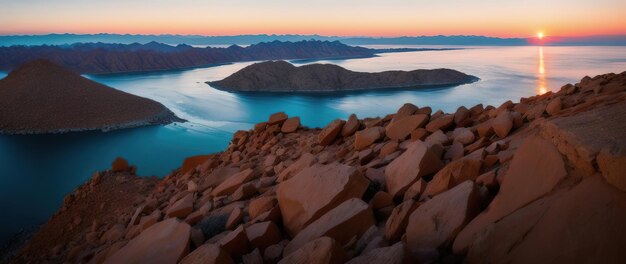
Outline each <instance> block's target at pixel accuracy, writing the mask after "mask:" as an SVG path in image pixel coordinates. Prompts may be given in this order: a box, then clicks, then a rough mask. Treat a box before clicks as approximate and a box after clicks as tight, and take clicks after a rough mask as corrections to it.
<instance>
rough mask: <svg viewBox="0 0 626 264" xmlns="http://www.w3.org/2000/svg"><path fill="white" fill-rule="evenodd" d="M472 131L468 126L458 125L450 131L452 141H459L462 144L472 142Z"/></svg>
mask: <svg viewBox="0 0 626 264" xmlns="http://www.w3.org/2000/svg"><path fill="white" fill-rule="evenodd" d="M475 138H476V137H475V136H474V133H473V132H472V130H470V129H469V128H465V127H459V128H456V129H455V130H454V132H452V139H453V140H454V142H460V143H461V144H463V145H467V144H469V143H472V142H474V139H475Z"/></svg>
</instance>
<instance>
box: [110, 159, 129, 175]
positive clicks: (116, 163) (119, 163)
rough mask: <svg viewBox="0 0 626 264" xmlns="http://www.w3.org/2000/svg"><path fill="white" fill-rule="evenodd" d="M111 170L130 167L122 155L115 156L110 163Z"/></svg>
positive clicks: (126, 169)
mask: <svg viewBox="0 0 626 264" xmlns="http://www.w3.org/2000/svg"><path fill="white" fill-rule="evenodd" d="M111 170H112V171H113V172H121V171H128V170H130V167H129V166H128V161H126V160H125V159H124V158H122V157H117V158H115V160H113V163H112V164H111Z"/></svg>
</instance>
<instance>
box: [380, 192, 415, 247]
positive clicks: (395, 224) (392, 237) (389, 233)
mask: <svg viewBox="0 0 626 264" xmlns="http://www.w3.org/2000/svg"><path fill="white" fill-rule="evenodd" d="M418 206H419V204H418V203H416V202H415V201H414V200H413V199H409V200H406V201H404V202H402V203H401V204H400V205H398V206H396V207H395V208H393V211H391V215H390V216H389V218H387V222H386V223H385V239H386V240H388V241H398V240H400V237H402V234H404V232H405V230H406V225H407V224H408V222H409V216H410V215H411V213H413V211H415V209H417V207H418Z"/></svg>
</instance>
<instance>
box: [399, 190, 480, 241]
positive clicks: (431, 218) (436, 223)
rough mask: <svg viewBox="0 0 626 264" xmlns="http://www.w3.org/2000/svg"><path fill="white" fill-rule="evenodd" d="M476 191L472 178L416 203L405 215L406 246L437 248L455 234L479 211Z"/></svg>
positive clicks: (450, 239)
mask: <svg viewBox="0 0 626 264" xmlns="http://www.w3.org/2000/svg"><path fill="white" fill-rule="evenodd" d="M480 202H481V201H480V194H479V193H478V188H476V187H475V186H474V183H473V182H472V181H466V182H464V183H461V184H459V185H457V186H456V187H454V188H452V189H451V190H449V191H447V192H444V193H442V194H439V195H437V196H435V197H434V198H433V199H431V200H428V201H427V202H425V203H424V204H422V205H420V206H419V207H418V208H417V209H416V210H415V211H414V212H413V213H412V214H411V216H410V217H409V224H408V225H407V228H406V242H407V246H408V247H409V248H410V249H411V251H413V252H418V251H420V250H422V249H429V248H438V247H439V246H441V245H443V244H444V243H446V242H450V241H452V240H454V237H455V236H456V234H457V233H458V232H459V231H460V230H461V229H462V228H463V226H465V224H467V222H468V221H470V220H471V219H472V217H474V216H475V215H476V214H477V213H478V212H479V210H480V208H479V207H480Z"/></svg>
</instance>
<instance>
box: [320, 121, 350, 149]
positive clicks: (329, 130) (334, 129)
mask: <svg viewBox="0 0 626 264" xmlns="http://www.w3.org/2000/svg"><path fill="white" fill-rule="evenodd" d="M345 123H346V121H343V120H341V119H335V120H333V122H330V124H328V126H326V127H325V128H324V129H322V131H321V132H320V133H319V135H318V136H317V138H318V144H320V145H321V146H328V145H330V144H331V143H333V142H334V141H335V138H337V135H339V133H340V132H341V129H342V128H343V125H344V124H345Z"/></svg>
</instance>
